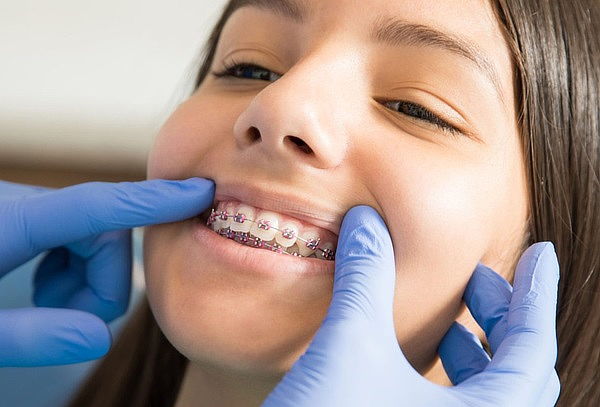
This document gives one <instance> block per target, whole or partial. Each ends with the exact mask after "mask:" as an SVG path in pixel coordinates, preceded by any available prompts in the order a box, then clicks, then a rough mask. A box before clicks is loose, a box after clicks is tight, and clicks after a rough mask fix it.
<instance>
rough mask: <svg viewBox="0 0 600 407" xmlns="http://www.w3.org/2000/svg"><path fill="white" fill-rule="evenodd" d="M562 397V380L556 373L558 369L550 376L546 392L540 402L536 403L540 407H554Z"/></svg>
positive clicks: (545, 388)
mask: <svg viewBox="0 0 600 407" xmlns="http://www.w3.org/2000/svg"><path fill="white" fill-rule="evenodd" d="M559 396H560V379H559V377H558V373H556V369H554V371H553V372H552V374H551V375H550V378H549V379H548V382H547V383H546V386H545V387H544V391H543V392H542V395H541V396H540V399H539V401H538V402H537V403H536V406H540V407H554V406H555V405H556V402H557V400H558V397H559Z"/></svg>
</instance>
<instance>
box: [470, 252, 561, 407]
mask: <svg viewBox="0 0 600 407" xmlns="http://www.w3.org/2000/svg"><path fill="white" fill-rule="evenodd" d="M553 247H554V246H553V245H552V243H550V242H540V243H535V244H533V245H532V246H530V247H529V248H528V249H527V250H525V252H524V253H523V255H522V256H521V259H520V260H519V263H518V265H517V269H516V272H515V278H514V286H513V294H512V298H511V301H510V304H509V309H508V323H507V328H506V333H505V336H504V338H503V339H502V342H501V343H500V345H499V347H498V349H497V351H496V353H495V354H494V355H493V357H492V360H491V362H490V363H489V365H488V366H487V367H486V369H485V370H484V371H483V372H482V373H481V374H480V375H479V379H478V381H479V382H487V383H488V387H489V388H494V389H499V391H500V389H502V394H498V395H497V397H499V398H502V397H511V400H519V402H523V403H524V404H523V405H533V404H535V399H536V398H537V397H538V396H539V394H541V392H542V388H543V386H544V385H545V384H546V383H547V381H548V378H549V377H550V375H551V374H552V372H553V369H554V365H555V363H556V357H557V343H556V304H557V293H558V280H559V265H558V260H557V258H556V253H555V252H554V248H553ZM464 383H467V382H464ZM464 383H463V385H464ZM507 389H510V390H509V391H507ZM490 398H492V396H491V395H490ZM526 400H529V401H531V402H526Z"/></svg>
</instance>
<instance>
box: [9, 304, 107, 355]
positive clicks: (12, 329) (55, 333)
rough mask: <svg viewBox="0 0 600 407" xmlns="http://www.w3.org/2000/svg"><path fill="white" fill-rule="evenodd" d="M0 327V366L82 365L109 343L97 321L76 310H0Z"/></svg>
mask: <svg viewBox="0 0 600 407" xmlns="http://www.w3.org/2000/svg"><path fill="white" fill-rule="evenodd" d="M0 326H2V335H0V367H17V366H21V367H26V366H48V365H59V364H70V363H78V362H85V361H87V360H92V359H97V358H99V357H101V356H104V355H105V354H106V353H107V352H108V350H109V349H110V346H111V343H112V336H111V333H110V330H109V329H108V327H107V326H106V324H105V323H104V322H103V321H102V320H101V319H99V318H98V317H96V316H94V315H92V314H88V313H86V312H82V311H77V310H68V309H56V308H34V307H30V308H16V309H5V310H0Z"/></svg>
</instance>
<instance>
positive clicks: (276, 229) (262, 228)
mask: <svg viewBox="0 0 600 407" xmlns="http://www.w3.org/2000/svg"><path fill="white" fill-rule="evenodd" d="M227 227H229V228H230V230H232V231H234V232H245V233H248V232H249V233H250V234H252V235H254V236H255V237H258V238H260V239H261V240H263V241H265V242H269V241H272V240H275V242H277V244H279V245H281V246H282V247H283V248H289V247H291V246H293V245H294V244H295V243H297V244H296V246H297V247H298V252H299V254H301V255H302V256H310V255H311V254H313V253H315V249H316V248H317V246H318V247H319V248H323V249H329V250H333V249H334V248H335V242H336V240H337V239H336V236H335V235H334V234H333V233H331V232H329V231H326V230H323V229H319V228H317V227H314V226H308V225H302V224H301V223H300V222H299V221H296V220H293V218H289V217H286V216H284V215H280V214H277V213H275V212H271V211H264V210H260V209H258V208H254V207H251V206H249V205H246V204H242V203H240V202H221V203H219V204H218V206H217V209H216V210H215V215H214V221H213V223H212V228H213V230H215V231H219V230H221V229H223V228H227ZM320 242H323V243H322V244H320ZM319 254H321V256H319ZM322 254H323V253H321V252H320V251H319V250H317V253H316V255H317V256H318V257H320V258H323V255H322Z"/></svg>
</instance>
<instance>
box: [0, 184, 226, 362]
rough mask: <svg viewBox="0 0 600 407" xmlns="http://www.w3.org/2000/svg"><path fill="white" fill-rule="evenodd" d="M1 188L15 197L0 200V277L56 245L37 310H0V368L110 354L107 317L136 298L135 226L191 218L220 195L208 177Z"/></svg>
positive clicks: (42, 269) (38, 283)
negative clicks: (133, 295)
mask: <svg viewBox="0 0 600 407" xmlns="http://www.w3.org/2000/svg"><path fill="white" fill-rule="evenodd" d="M3 187H4V188H5V189H7V190H9V189H10V191H9V192H14V193H15V195H14V196H15V198H13V199H7V198H6V197H4V198H2V199H0V277H2V276H4V275H5V274H6V273H8V272H9V271H10V270H12V269H14V268H15V267H17V266H19V265H21V264H23V263H24V262H26V261H28V260H30V259H32V258H33V257H35V256H36V255H38V254H39V253H41V252H44V251H46V250H48V249H52V250H51V251H50V252H49V253H48V254H47V255H46V256H45V257H44V259H43V260H42V261H41V263H40V264H39V266H38V268H37V270H36V274H35V277H34V294H33V301H34V303H35V305H36V306H37V307H40V308H36V307H31V308H20V309H5V310H0V367H4V366H44V365H55V364H68V363H76V362H82V361H86V360H90V359H96V358H99V357H100V356H103V355H104V354H105V353H106V352H107V351H108V350H109V349H110V346H111V342H112V338H111V335H110V330H109V329H108V326H107V325H106V322H110V321H112V320H113V319H115V318H117V317H119V316H121V315H123V314H124V313H125V312H126V310H127V307H128V305H129V295H130V288H131V265H132V256H131V231H130V230H129V229H131V228H133V227H137V226H144V225H150V224H157V223H166V222H174V221H178V220H183V219H186V218H190V217H192V216H194V215H196V214H199V213H200V212H202V211H204V210H205V209H206V208H208V206H209V205H210V204H211V203H212V201H213V197H214V183H213V182H212V181H210V180H207V179H202V178H190V179H188V180H185V181H171V180H150V181H141V182H121V183H108V182H89V183H85V184H80V185H75V186H71V187H68V188H63V189H58V190H46V191H44V189H43V188H35V187H31V188H26V187H24V186H23V187H18V186H16V184H8V183H7V184H2V183H0V189H2V188H3Z"/></svg>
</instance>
